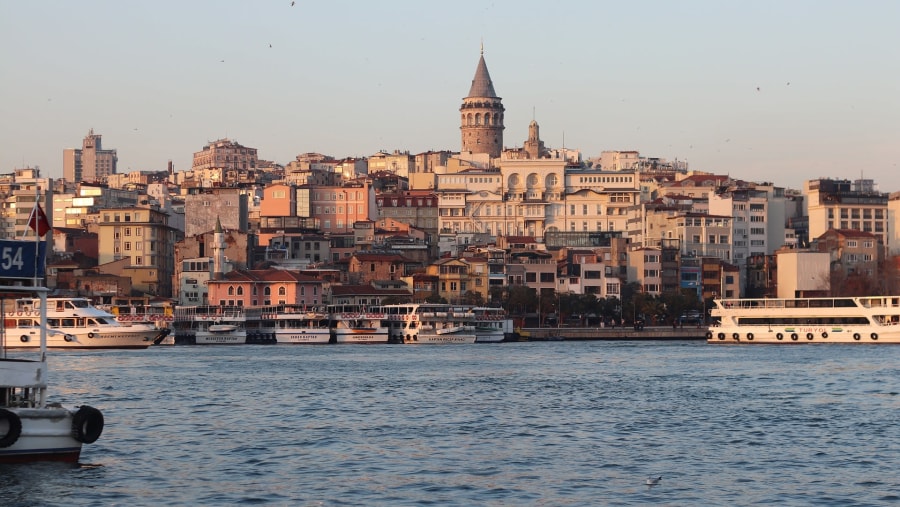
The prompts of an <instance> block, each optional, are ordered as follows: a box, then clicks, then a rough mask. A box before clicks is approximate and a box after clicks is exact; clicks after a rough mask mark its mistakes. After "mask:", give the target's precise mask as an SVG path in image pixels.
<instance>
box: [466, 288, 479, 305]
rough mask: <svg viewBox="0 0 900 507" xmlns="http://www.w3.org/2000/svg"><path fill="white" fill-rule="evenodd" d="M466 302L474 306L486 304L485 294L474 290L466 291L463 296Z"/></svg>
mask: <svg viewBox="0 0 900 507" xmlns="http://www.w3.org/2000/svg"><path fill="white" fill-rule="evenodd" d="M462 300H463V303H464V304H467V305H472V306H484V295H482V294H481V293H480V292H475V291H473V290H469V291H466V293H465V294H463V296H462Z"/></svg>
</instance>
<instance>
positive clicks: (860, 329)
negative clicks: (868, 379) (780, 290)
mask: <svg viewBox="0 0 900 507" xmlns="http://www.w3.org/2000/svg"><path fill="white" fill-rule="evenodd" d="M714 305H715V306H714V307H713V309H712V313H711V315H712V317H713V320H714V321H715V320H717V322H715V323H714V324H713V325H712V326H710V328H709V330H708V331H707V333H706V340H707V342H708V343H900V296H867V297H835V298H793V299H718V300H715V302H714Z"/></svg>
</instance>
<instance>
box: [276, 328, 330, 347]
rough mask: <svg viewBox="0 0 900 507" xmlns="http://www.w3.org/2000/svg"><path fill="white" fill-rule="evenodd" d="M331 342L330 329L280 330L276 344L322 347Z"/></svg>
mask: <svg viewBox="0 0 900 507" xmlns="http://www.w3.org/2000/svg"><path fill="white" fill-rule="evenodd" d="M330 341H331V330H330V329H327V328H325V329H278V330H276V331H275V343H278V344H291V345H321V344H326V343H328V342H330Z"/></svg>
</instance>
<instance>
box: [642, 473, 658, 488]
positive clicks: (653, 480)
mask: <svg viewBox="0 0 900 507" xmlns="http://www.w3.org/2000/svg"><path fill="white" fill-rule="evenodd" d="M661 480H662V476H661V475H660V476H659V477H647V480H646V481H645V482H644V484H646V485H648V486H656V485H657V484H659V481H661Z"/></svg>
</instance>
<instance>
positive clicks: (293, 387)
mask: <svg viewBox="0 0 900 507" xmlns="http://www.w3.org/2000/svg"><path fill="white" fill-rule="evenodd" d="M898 357H900V347H896V346H885V345H847V346H842V345H818V346H815V345H802V346H762V345H753V346H715V345H707V344H705V343H703V342H621V343H615V342H551V343H546V342H545V343H502V344H472V345H423V346H417V345H340V346H334V345H330V346H303V345H294V346H291V345H273V346H205V347H204V346H199V347H198V346H194V347H191V346H174V347H172V346H170V347H153V348H150V349H148V350H140V351H53V352H51V353H50V363H51V368H52V372H53V373H52V377H51V378H52V389H51V398H52V400H53V401H59V402H62V403H63V404H65V405H67V406H70V407H71V406H74V405H80V404H82V403H83V404H89V405H92V406H95V407H97V408H99V409H101V410H102V411H103V413H104V415H105V418H106V428H105V430H104V432H103V435H102V436H101V438H100V440H98V441H97V442H96V443H95V444H92V445H86V446H85V447H84V451H83V453H82V457H81V463H80V465H79V466H74V467H73V466H66V465H60V464H36V465H17V466H2V467H0V499H2V500H0V502H2V504H3V505H6V506H14V505H16V506H17V505H23V506H24V505H42V506H43V505H242V504H248V505H323V506H332V505H337V506H339V505H391V506H395V505H440V506H443V505H459V506H472V505H479V506H481V505H546V506H560V505H648V504H660V505H771V504H776V505H840V506H845V505H891V504H893V505H897V504H900V474H898V470H900V448H898V443H897V442H898V436H900V368H898ZM650 476H653V477H658V476H662V480H661V481H660V482H659V484H656V485H653V486H647V485H646V480H647V478H648V477H650Z"/></svg>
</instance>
